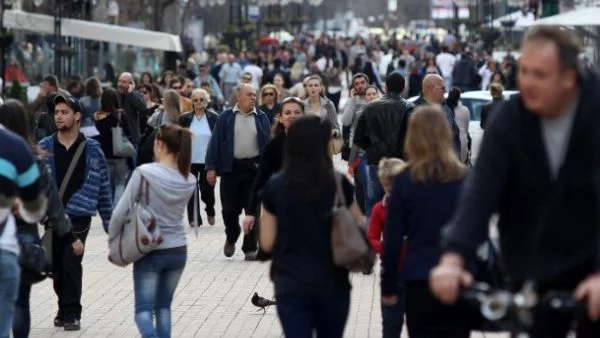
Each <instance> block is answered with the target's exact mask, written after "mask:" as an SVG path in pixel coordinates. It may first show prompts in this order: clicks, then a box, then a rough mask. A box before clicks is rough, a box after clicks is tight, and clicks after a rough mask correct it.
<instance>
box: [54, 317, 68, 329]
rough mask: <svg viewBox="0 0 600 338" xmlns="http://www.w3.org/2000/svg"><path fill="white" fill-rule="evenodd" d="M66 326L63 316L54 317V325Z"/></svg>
mask: <svg viewBox="0 0 600 338" xmlns="http://www.w3.org/2000/svg"><path fill="white" fill-rule="evenodd" d="M63 326H65V320H64V319H62V318H61V317H58V316H56V317H55V318H54V327H63Z"/></svg>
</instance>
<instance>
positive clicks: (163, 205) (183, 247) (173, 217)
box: [108, 124, 195, 338]
mask: <svg viewBox="0 0 600 338" xmlns="http://www.w3.org/2000/svg"><path fill="white" fill-rule="evenodd" d="M191 151H192V134H191V132H190V131H189V130H187V129H185V128H182V127H180V126H178V125H174V124H167V125H162V126H160V127H159V128H158V131H157V133H156V138H155V141H154V155H155V158H156V162H153V163H147V164H143V165H141V166H139V167H137V168H136V169H135V170H134V172H133V174H132V175H131V179H130V180H129V183H128V184H127V188H125V192H124V193H123V196H122V197H121V199H120V200H119V202H118V203H117V206H116V207H115V209H114V210H113V214H112V217H111V219H110V225H109V229H108V234H109V237H112V236H115V234H117V233H118V232H119V231H120V229H121V226H122V224H123V222H125V219H126V217H127V213H128V210H129V209H131V206H132V205H133V202H134V201H135V199H136V196H137V194H138V190H139V187H140V185H141V184H142V177H143V179H144V180H145V181H146V182H147V185H146V184H144V188H143V189H147V190H145V191H144V194H147V196H148V197H147V199H148V210H150V211H151V213H152V214H153V216H154V217H155V218H156V226H157V227H158V228H159V229H160V231H161V233H162V239H163V241H162V242H161V243H160V244H158V247H157V248H156V249H155V250H154V251H152V252H150V253H149V254H147V255H146V256H144V257H143V258H142V259H140V260H138V261H137V262H135V263H134V264H133V284H134V294H135V323H136V324H137V327H138V330H139V332H140V335H141V336H142V337H161V338H163V337H164V338H168V337H171V302H172V301H173V295H174V294H175V289H176V288H177V284H178V283H179V278H180V277H181V274H182V273H183V269H184V267H185V264H186V261H187V239H186V226H185V225H184V220H183V213H184V212H185V209H186V206H187V203H188V201H189V200H190V197H191V196H192V194H193V193H194V190H195V187H194V182H195V179H194V176H193V175H192V174H191V173H190V170H191V159H192V155H191Z"/></svg>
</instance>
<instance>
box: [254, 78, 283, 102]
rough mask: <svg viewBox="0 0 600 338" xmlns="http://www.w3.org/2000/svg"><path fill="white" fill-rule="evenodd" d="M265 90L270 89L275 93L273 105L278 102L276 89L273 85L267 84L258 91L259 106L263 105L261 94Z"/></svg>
mask: <svg viewBox="0 0 600 338" xmlns="http://www.w3.org/2000/svg"><path fill="white" fill-rule="evenodd" d="M267 89H272V90H273V91H274V92H275V103H277V102H279V90H277V87H275V85H274V84H271V83H267V84H266V85H264V86H262V88H261V89H260V93H259V95H258V105H259V106H262V105H263V93H264V91H265V90H267Z"/></svg>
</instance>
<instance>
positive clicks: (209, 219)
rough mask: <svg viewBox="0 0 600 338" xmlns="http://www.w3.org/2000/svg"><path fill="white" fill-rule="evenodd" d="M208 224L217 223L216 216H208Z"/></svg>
mask: <svg viewBox="0 0 600 338" xmlns="http://www.w3.org/2000/svg"><path fill="white" fill-rule="evenodd" d="M208 224H210V225H215V216H208Z"/></svg>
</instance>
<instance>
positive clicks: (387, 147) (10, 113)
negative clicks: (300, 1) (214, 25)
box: [0, 26, 600, 338]
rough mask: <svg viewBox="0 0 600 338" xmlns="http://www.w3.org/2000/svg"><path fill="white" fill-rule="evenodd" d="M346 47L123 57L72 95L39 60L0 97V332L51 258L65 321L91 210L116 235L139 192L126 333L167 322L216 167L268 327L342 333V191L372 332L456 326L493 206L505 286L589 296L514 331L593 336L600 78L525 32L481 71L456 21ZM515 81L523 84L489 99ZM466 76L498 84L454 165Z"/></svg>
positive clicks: (212, 209)
mask: <svg viewBox="0 0 600 338" xmlns="http://www.w3.org/2000/svg"><path fill="white" fill-rule="evenodd" d="M344 43H345V41H343V40H336V39H333V40H330V39H329V38H328V37H326V36H321V37H320V38H318V39H316V40H314V41H313V40H311V39H306V40H302V41H300V40H297V41H294V42H293V43H291V44H290V45H284V46H282V47H281V48H280V49H278V50H276V51H274V53H266V52H264V51H257V53H246V52H242V53H240V57H236V55H235V54H228V53H218V54H216V55H215V58H214V60H213V61H212V62H202V63H200V64H196V63H194V62H188V63H187V64H184V65H183V67H180V68H179V69H178V71H177V72H175V73H174V72H171V71H166V72H164V73H163V74H162V75H161V77H160V80H158V81H157V80H155V79H154V77H153V74H151V73H149V72H147V73H143V74H140V76H139V78H136V77H135V76H134V75H132V74H131V73H127V72H125V73H122V74H120V76H119V77H118V82H117V85H116V88H114V89H113V88H102V87H101V85H100V81H99V80H98V79H97V78H94V77H91V78H89V79H87V80H86V81H85V83H82V84H81V86H77V87H76V88H80V90H77V91H74V90H71V91H70V92H69V91H65V90H64V89H62V88H61V85H60V83H59V81H58V79H57V78H56V77H54V76H52V75H48V76H46V77H45V78H44V79H43V82H42V85H41V91H40V94H39V96H38V98H37V99H36V100H35V101H33V102H31V103H30V104H29V105H28V106H24V105H23V104H22V103H20V102H18V101H15V100H7V101H6V102H5V103H4V104H3V105H2V106H0V123H1V124H2V126H3V127H2V128H1V129H0V139H1V141H2V142H3V144H5V145H7V146H5V147H2V148H1V149H0V158H1V159H2V163H1V164H2V165H0V180H2V184H1V185H0V192H1V193H2V197H3V198H2V199H0V220H2V223H0V235H1V237H0V250H1V255H0V264H1V269H0V338H3V337H8V336H9V335H10V333H11V331H12V334H13V336H14V337H16V338H20V337H28V336H29V331H30V326H31V324H30V322H31V321H30V311H29V303H30V299H29V298H30V292H31V288H32V285H33V284H35V283H37V282H40V281H41V280H43V279H44V278H45V277H46V276H47V275H48V266H49V265H50V264H49V263H51V266H52V270H51V274H50V275H51V277H52V279H53V286H54V290H55V293H56V295H57V298H58V304H57V313H56V316H55V318H54V326H56V327H63V328H64V329H65V330H67V331H75V330H80V329H81V325H82V323H81V320H82V310H83V308H82V304H81V294H82V269H83V267H82V259H83V255H84V252H85V242H86V239H87V236H88V233H89V231H90V226H91V224H92V217H94V216H95V215H96V214H99V215H100V218H101V220H102V226H103V228H104V230H105V231H106V232H107V233H108V234H111V235H110V236H112V235H113V234H115V233H116V234H118V233H119V231H120V230H119V229H121V228H122V227H123V225H124V224H131V223H128V219H130V218H131V217H132V215H131V214H130V212H131V210H132V209H135V208H132V206H133V205H135V203H139V202H140V201H141V200H143V201H145V202H144V204H145V205H146V208H147V210H149V212H150V213H151V214H152V215H153V217H152V218H150V220H143V219H142V222H146V221H147V222H148V224H147V226H148V227H149V228H150V227H151V228H153V229H154V228H159V229H160V233H161V237H160V241H157V242H156V243H155V247H154V250H152V251H151V252H149V253H147V254H145V255H143V257H142V258H141V259H139V260H136V261H135V262H131V263H133V287H134V294H135V322H136V324H137V327H138V330H139V332H140V334H141V336H142V337H161V338H162V337H170V332H171V326H172V323H171V302H172V300H173V296H174V293H175V290H176V288H177V284H178V282H179V279H180V277H181V275H182V273H183V271H184V269H185V266H186V261H187V229H189V228H190V227H191V228H196V229H197V228H198V227H200V226H203V225H204V220H206V222H207V223H208V224H209V225H214V224H215V217H216V212H217V210H218V206H217V202H216V201H215V188H216V185H217V182H219V189H220V198H221V200H220V206H221V214H222V218H223V223H224V228H225V238H224V243H223V254H224V256H226V257H233V256H234V254H235V251H236V249H237V246H236V245H237V242H238V240H239V238H240V236H243V240H242V242H243V243H242V245H241V251H242V252H243V254H244V259H245V260H246V261H257V260H262V261H265V260H269V261H271V274H270V277H271V280H272V281H273V284H274V289H275V297H276V300H277V304H276V306H277V313H278V316H279V319H280V322H281V325H282V327H283V331H284V334H285V336H286V337H299V338H300V337H301V338H304V337H312V335H313V333H314V332H316V333H317V336H318V337H342V336H343V335H344V330H345V326H346V321H347V318H348V313H349V309H350V290H351V283H350V278H349V275H350V272H349V270H348V268H347V266H345V265H339V264H336V263H335V261H334V257H333V252H332V251H333V250H332V247H333V245H335V244H334V243H332V210H333V209H334V208H337V207H338V206H336V205H335V204H334V202H335V201H339V200H341V201H344V202H345V204H346V205H345V206H344V207H346V208H347V209H348V210H349V213H350V214H351V216H352V218H353V219H354V222H355V223H357V224H360V225H365V226H367V227H368V231H367V232H366V233H365V238H366V239H367V240H368V243H370V246H371V248H372V250H373V251H375V252H376V253H378V254H379V255H380V260H381V265H382V269H381V310H382V322H383V332H382V336H383V337H395V338H397V337H400V335H401V333H402V330H403V328H404V327H406V328H407V329H408V333H409V335H410V337H411V338H420V337H456V338H461V337H465V338H466V337H469V335H470V332H471V330H472V329H473V328H474V325H475V324H474V323H475V322H476V321H477V314H476V313H475V312H474V311H473V310H472V309H471V307H469V306H468V304H467V303H466V302H465V301H464V300H462V299H460V298H459V291H460V289H461V288H468V287H469V286H470V285H471V283H472V282H473V279H474V277H473V276H475V277H478V276H479V274H480V273H481V272H482V271H478V269H476V266H478V265H477V264H476V263H477V260H478V257H477V256H476V254H475V252H476V250H477V249H478V247H479V246H480V245H481V244H483V243H485V242H486V241H487V240H488V229H489V220H490V217H491V216H492V214H493V213H499V216H500V221H499V224H498V230H499V233H500V252H501V255H502V268H503V271H504V274H505V277H506V280H507V282H506V284H503V285H502V287H506V288H508V289H511V290H512V289H517V288H519V287H520V286H521V285H522V284H523V283H525V282H527V281H529V280H535V281H536V282H538V283H539V284H538V287H539V291H540V292H545V291H547V290H554V289H564V290H569V291H574V297H575V298H576V299H578V300H580V301H582V302H583V301H585V302H587V303H586V305H587V309H588V313H587V314H585V313H581V314H576V315H575V314H565V313H561V312H554V311H551V310H548V311H546V310H543V311H542V310H540V311H537V312H536V313H535V321H534V325H533V327H531V328H530V331H531V334H532V337H536V338H542V337H543V338H548V337H550V338H552V337H557V338H558V337H565V335H566V332H567V331H568V330H569V329H570V323H571V322H572V321H574V320H575V321H577V322H578V323H579V325H578V326H577V332H578V337H597V336H598V335H600V322H599V321H598V319H599V318H600V277H598V272H597V262H598V252H599V251H598V250H599V248H600V243H598V238H599V234H600V229H599V228H598V222H599V221H600V220H599V219H598V214H597V207H598V198H599V197H598V196H597V194H596V193H597V191H599V190H598V189H599V188H600V187H598V186H597V185H598V184H600V183H599V182H598V180H597V178H596V172H597V169H598V168H597V166H598V165H600V162H599V161H600V158H596V157H597V156H596V155H597V154H596V153H598V152H599V150H600V148H599V147H600V143H599V142H600V139H598V138H597V136H598V135H600V133H598V132H597V130H596V129H597V127H596V126H597V125H598V123H597V122H598V121H596V119H597V118H596V116H597V114H594V111H593V108H594V107H595V106H596V105H595V101H594V100H595V95H594V90H595V88H596V85H598V83H597V82H598V81H600V80H599V78H598V76H597V75H596V73H594V72H591V71H582V69H581V68H580V65H579V61H578V55H579V49H580V46H579V42H578V41H577V39H576V38H575V37H574V36H573V35H572V34H571V33H570V32H569V31H566V30H561V29H556V28H552V27H547V26H539V27H536V28H533V29H531V31H530V32H528V34H527V35H526V36H525V38H524V41H523V45H522V49H521V52H522V54H521V57H520V60H519V65H518V67H517V64H516V62H515V60H514V59H513V58H512V57H511V56H510V55H509V56H507V58H505V59H504V61H503V63H502V65H501V66H500V67H499V65H498V64H497V63H496V62H495V61H494V60H492V59H490V58H480V56H479V55H478V54H477V53H472V52H465V51H463V52H457V50H456V49H455V47H456V46H457V45H456V43H455V41H453V39H448V40H445V41H444V42H443V43H441V44H440V43H439V42H437V41H436V40H431V42H430V43H429V44H427V45H426V46H423V47H422V49H421V50H419V49H418V48H415V47H410V48H408V47H406V44H405V41H396V40H395V39H391V40H390V41H388V42H387V44H383V43H381V42H380V41H378V40H377V39H373V40H372V41H369V45H365V42H364V41H363V39H362V38H360V37H357V38H356V39H354V41H353V42H350V43H348V44H347V45H345V44H344ZM456 55H458V56H456ZM386 60H387V61H386ZM346 70H349V71H350V74H351V76H350V75H349V76H348V77H349V78H348V80H349V81H348V84H349V88H348V99H347V100H346V102H345V104H344V105H343V106H341V105H340V100H341V98H342V96H345V95H342V94H343V91H344V90H345V88H343V85H342V83H343V82H344V81H342V80H343V77H344V76H346V75H345V74H346ZM517 80H518V81H517ZM516 83H518V89H519V90H520V92H521V93H520V95H517V96H515V97H514V98H512V99H510V100H509V101H504V100H503V99H502V95H501V93H502V90H503V89H504V88H515V86H516ZM475 89H486V90H487V89H489V90H490V91H491V93H492V96H494V97H495V98H496V100H495V101H494V102H492V103H490V105H489V106H486V107H485V109H484V112H485V121H483V120H482V128H484V127H485V136H484V140H483V144H482V147H481V150H480V155H479V157H478V159H477V163H476V164H475V165H474V166H473V168H470V166H471V163H470V161H469V158H468V147H469V142H468V139H469V134H468V132H469V131H468V123H469V120H470V118H469V116H470V113H469V111H468V109H467V108H466V107H464V106H462V105H461V104H460V95H461V93H462V92H464V91H468V90H475ZM445 93H448V97H447V98H445ZM498 93H500V95H499V94H498ZM412 96H419V97H418V99H417V100H415V101H414V102H409V101H408V100H407V99H406V98H407V97H412ZM482 119H483V117H482ZM340 121H341V123H340ZM34 140H35V142H34ZM590 150H592V151H591V153H590ZM598 154H600V153H598ZM334 156H341V158H342V159H343V160H345V161H347V162H348V166H349V171H348V173H347V175H343V176H340V175H339V174H338V173H336V169H335V167H334V160H333V159H334ZM340 177H341V178H340ZM200 201H202V202H203V204H204V206H205V208H204V213H205V215H203V214H204V213H203V212H201V204H200ZM242 214H243V216H244V218H243V221H242V223H241V224H240V222H239V217H240V215H242ZM203 216H205V217H203ZM134 217H137V216H136V215H134ZM185 217H187V219H186V218H185ZM38 223H41V224H43V225H44V230H45V231H44V236H43V238H40V236H39V234H38V229H37V227H38ZM48 245H50V246H48ZM131 245H134V244H131ZM42 247H43V248H48V247H50V248H51V251H50V254H49V255H45V254H44V250H39V248H42ZM361 271H362V273H363V274H366V275H369V274H372V273H373V267H372V266H366V267H365V268H363V269H361ZM249 291H250V290H249ZM31 301H34V302H35V301H36V300H31ZM405 318H406V324H405Z"/></svg>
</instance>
